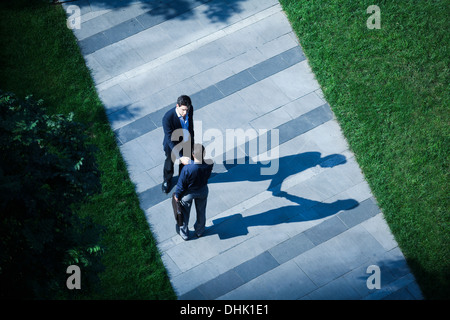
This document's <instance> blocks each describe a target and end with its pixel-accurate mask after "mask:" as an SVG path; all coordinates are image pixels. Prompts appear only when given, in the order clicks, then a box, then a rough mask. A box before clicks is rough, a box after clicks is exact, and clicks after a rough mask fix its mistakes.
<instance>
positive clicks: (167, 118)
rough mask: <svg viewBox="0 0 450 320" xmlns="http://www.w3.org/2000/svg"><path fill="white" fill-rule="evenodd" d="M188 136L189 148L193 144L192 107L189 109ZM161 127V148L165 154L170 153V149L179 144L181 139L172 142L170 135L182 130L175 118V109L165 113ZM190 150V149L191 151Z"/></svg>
mask: <svg viewBox="0 0 450 320" xmlns="http://www.w3.org/2000/svg"><path fill="white" fill-rule="evenodd" d="M188 115H189V134H190V135H191V136H190V142H191V146H193V144H194V107H192V106H191V107H190V108H189V113H188ZM162 126H163V129H164V140H163V147H164V151H165V152H166V154H168V153H170V152H172V149H173V148H174V147H175V146H176V145H177V144H178V143H180V142H182V141H183V137H181V136H180V137H179V139H177V140H176V141H172V133H173V132H174V131H175V130H177V129H182V127H181V123H180V119H179V118H178V116H177V113H176V111H175V107H173V108H171V109H170V110H169V111H167V112H166V114H165V115H164V117H163V119H162ZM191 150H192V149H191Z"/></svg>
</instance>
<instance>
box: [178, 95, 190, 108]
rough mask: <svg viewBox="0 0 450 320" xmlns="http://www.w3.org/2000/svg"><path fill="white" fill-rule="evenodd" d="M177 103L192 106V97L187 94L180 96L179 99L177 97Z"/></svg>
mask: <svg viewBox="0 0 450 320" xmlns="http://www.w3.org/2000/svg"><path fill="white" fill-rule="evenodd" d="M177 104H178V106H180V107H181V106H186V107H188V108H190V107H191V106H192V103H191V98H189V97H188V96H186V95H182V96H179V97H178V99H177Z"/></svg>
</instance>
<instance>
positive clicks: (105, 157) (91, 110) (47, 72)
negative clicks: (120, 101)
mask: <svg viewBox="0 0 450 320" xmlns="http://www.w3.org/2000/svg"><path fill="white" fill-rule="evenodd" d="M0 39H1V41H2V48H1V53H0V68H1V80H0V81H1V82H0V89H2V90H3V91H10V92H14V93H16V94H17V95H18V97H22V98H23V97H24V96H26V95H28V94H33V95H34V97H35V99H36V100H37V99H43V100H44V105H45V106H46V107H47V109H48V112H49V113H63V114H68V113H69V112H71V111H73V112H74V113H75V120H77V121H79V122H83V123H85V124H86V125H87V126H88V128H89V129H88V131H89V132H88V133H89V136H90V138H91V140H92V142H93V143H94V144H95V145H96V146H97V147H98V148H99V151H98V153H97V155H96V157H97V162H98V165H99V168H100V170H101V171H102V177H101V182H102V192H101V194H98V195H96V196H95V197H93V198H92V200H91V201H89V203H86V204H84V205H83V206H82V209H81V210H80V212H79V214H80V215H82V216H83V215H90V216H92V217H93V218H94V220H95V222H96V223H98V224H101V225H103V226H105V227H106V232H105V233H104V234H103V239H102V243H101V244H102V245H103V246H104V247H105V248H106V250H105V253H104V255H103V259H102V261H103V264H104V266H105V271H104V272H103V273H102V274H101V275H100V279H101V290H100V291H99V292H97V293H95V294H90V295H84V294H83V291H82V290H81V294H80V298H82V299H92V298H94V299H175V298H176V296H175V294H174V292H173V289H172V287H171V285H170V282H169V279H168V276H167V274H166V270H165V268H164V266H163V264H162V261H161V258H160V254H159V252H158V250H157V248H156V243H155V241H154V239H153V236H152V234H151V231H150V229H149V227H148V223H147V221H146V219H145V216H144V213H143V212H142V210H141V209H140V207H139V201H138V198H137V195H136V193H135V189H134V185H133V184H132V182H131V181H130V179H129V177H128V173H127V170H126V166H125V163H124V161H123V159H122V157H121V154H120V151H119V149H118V147H117V145H116V143H115V138H114V134H113V132H112V131H111V128H110V126H109V123H108V119H107V118H106V115H105V112H104V109H103V106H102V104H101V102H100V100H99V98H98V96H97V93H96V91H95V87H94V84H93V81H92V79H91V76H90V73H89V71H88V69H87V68H86V66H85V63H84V60H83V58H82V56H81V54H80V51H79V48H78V45H77V43H76V41H75V38H74V35H73V33H72V31H71V30H69V29H68V28H66V16H65V12H64V10H63V9H62V8H61V7H60V6H54V5H49V2H48V1H28V0H21V1H9V2H7V3H4V2H1V4H0ZM64 271H65V270H63V272H64Z"/></svg>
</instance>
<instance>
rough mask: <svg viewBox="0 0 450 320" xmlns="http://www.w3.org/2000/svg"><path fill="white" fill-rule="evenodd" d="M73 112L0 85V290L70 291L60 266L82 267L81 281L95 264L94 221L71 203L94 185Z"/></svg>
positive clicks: (43, 295) (88, 151) (88, 150)
mask: <svg viewBox="0 0 450 320" xmlns="http://www.w3.org/2000/svg"><path fill="white" fill-rule="evenodd" d="M84 129H85V128H84V127H83V126H82V125H81V124H80V123H77V122H75V121H74V120H73V114H69V115H68V116H64V115H47V114H46V112H45V108H44V107H43V103H42V101H34V100H33V99H32V97H27V98H25V100H23V101H19V100H18V99H17V98H16V97H15V96H14V95H13V94H6V93H2V92H0V197H1V201H0V234H1V240H0V288H1V292H0V296H1V298H26V299H34V298H38V299H48V298H55V297H67V296H68V295H69V296H71V295H72V296H73V294H74V292H70V291H69V290H68V289H67V288H66V279H67V277H68V276H69V275H68V274H66V269H67V267H68V266H69V265H71V264H77V265H78V266H79V267H80V268H81V270H82V289H85V290H89V289H90V288H92V287H93V286H94V285H95V280H96V279H97V273H98V272H99V271H101V269H102V265H101V263H100V255H101V252H102V248H101V247H100V246H99V245H98V243H99V237H100V234H101V228H100V227H99V226H97V225H95V224H94V223H93V222H92V221H91V220H90V219H89V218H81V217H79V216H78V215H77V214H76V213H75V212H74V210H75V209H76V207H77V206H78V205H79V204H80V203H82V202H84V201H86V200H87V199H88V198H89V197H90V196H91V195H93V194H95V193H97V192H99V191H100V189H101V184H100V178H99V177H100V173H99V170H98V169H97V167H96V162H95V158H94V153H95V149H94V147H93V146H92V145H90V144H89V143H88V142H87V141H88V139H87V136H86V134H85V130H84Z"/></svg>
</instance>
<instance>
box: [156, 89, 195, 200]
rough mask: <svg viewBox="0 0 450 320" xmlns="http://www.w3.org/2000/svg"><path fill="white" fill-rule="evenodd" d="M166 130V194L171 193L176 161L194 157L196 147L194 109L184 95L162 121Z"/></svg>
mask: <svg viewBox="0 0 450 320" xmlns="http://www.w3.org/2000/svg"><path fill="white" fill-rule="evenodd" d="M162 126H163V129H164V141H163V147H164V152H165V153H166V160H165V161H164V171H163V177H164V182H163V184H162V190H163V192H165V193H168V192H169V191H170V188H171V185H170V182H171V179H172V177H173V173H174V161H175V159H177V158H182V157H183V156H185V157H188V158H189V159H190V158H191V157H192V156H191V154H192V150H193V145H194V108H193V107H192V103H191V98H189V97H188V96H186V95H182V96H180V97H178V99H177V105H176V107H175V108H172V109H170V110H169V111H167V113H166V114H165V115H164V117H163V119H162ZM182 168H183V163H182V161H180V166H179V171H178V174H180V173H181V169H182Z"/></svg>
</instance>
